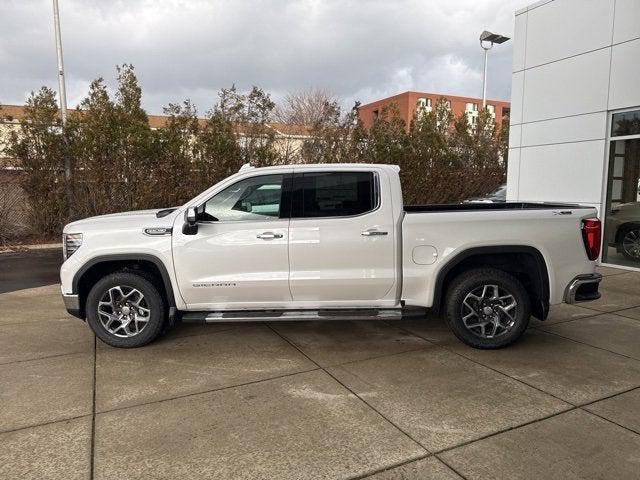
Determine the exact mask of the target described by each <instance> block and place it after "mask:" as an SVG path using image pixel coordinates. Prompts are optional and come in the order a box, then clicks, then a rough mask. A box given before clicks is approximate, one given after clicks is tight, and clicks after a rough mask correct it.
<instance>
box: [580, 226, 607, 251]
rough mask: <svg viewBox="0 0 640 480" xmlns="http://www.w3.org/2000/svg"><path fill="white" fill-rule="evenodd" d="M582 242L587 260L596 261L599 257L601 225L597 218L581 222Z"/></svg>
mask: <svg viewBox="0 0 640 480" xmlns="http://www.w3.org/2000/svg"><path fill="white" fill-rule="evenodd" d="M581 229H582V241H583V242H584V249H585V250H586V251H587V257H589V260H596V259H597V258H598V257H599V256H600V238H601V236H602V224H601V223H600V220H599V219H597V218H587V219H584V220H582V227H581Z"/></svg>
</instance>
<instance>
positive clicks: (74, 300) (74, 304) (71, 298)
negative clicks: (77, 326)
mask: <svg viewBox="0 0 640 480" xmlns="http://www.w3.org/2000/svg"><path fill="white" fill-rule="evenodd" d="M62 300H63V301H64V308H66V309H67V312H69V313H70V314H71V315H73V316H74V317H78V318H82V316H81V315H80V298H79V297H78V295H70V294H67V293H63V294H62Z"/></svg>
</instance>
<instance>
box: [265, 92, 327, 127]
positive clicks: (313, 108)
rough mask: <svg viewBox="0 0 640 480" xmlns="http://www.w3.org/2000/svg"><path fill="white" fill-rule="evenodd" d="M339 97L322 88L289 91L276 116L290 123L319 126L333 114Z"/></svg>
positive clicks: (280, 120) (277, 108) (275, 112)
mask: <svg viewBox="0 0 640 480" xmlns="http://www.w3.org/2000/svg"><path fill="white" fill-rule="evenodd" d="M337 107H338V99H337V97H336V96H335V95H333V94H332V93H329V92H328V91H327V90H324V89H321V88H310V89H308V90H300V91H298V92H293V93H289V94H288V95H287V96H286V97H285V98H284V99H283V100H282V102H281V104H280V105H278V106H277V107H276V109H275V111H274V118H275V120H276V121H278V122H281V123H287V124H289V125H305V126H309V127H312V126H317V125H319V124H322V123H324V122H325V121H326V119H327V118H328V117H329V118H330V117H331V116H332V115H333V112H334V111H335V110H336V108H337Z"/></svg>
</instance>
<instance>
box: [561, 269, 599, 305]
mask: <svg viewBox="0 0 640 480" xmlns="http://www.w3.org/2000/svg"><path fill="white" fill-rule="evenodd" d="M601 280H602V275H600V274H599V273H586V274H584V275H578V276H577V277H575V278H574V279H573V280H571V282H570V283H569V285H567V288H566V289H565V291H564V301H565V302H566V303H579V302H589V301H591V300H597V299H599V298H600V292H599V291H598V287H599V286H600V281H601Z"/></svg>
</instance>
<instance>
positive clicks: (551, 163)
mask: <svg viewBox="0 0 640 480" xmlns="http://www.w3.org/2000/svg"><path fill="white" fill-rule="evenodd" d="M604 147H605V141H604V140H595V141H592V142H580V143H564V144H557V145H548V146H541V147H526V148H524V147H523V148H521V149H520V165H519V167H520V168H519V171H520V172H519V182H518V198H519V199H520V200H532V201H559V202H579V203H600V200H601V188H602V162H603V159H604Z"/></svg>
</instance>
